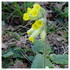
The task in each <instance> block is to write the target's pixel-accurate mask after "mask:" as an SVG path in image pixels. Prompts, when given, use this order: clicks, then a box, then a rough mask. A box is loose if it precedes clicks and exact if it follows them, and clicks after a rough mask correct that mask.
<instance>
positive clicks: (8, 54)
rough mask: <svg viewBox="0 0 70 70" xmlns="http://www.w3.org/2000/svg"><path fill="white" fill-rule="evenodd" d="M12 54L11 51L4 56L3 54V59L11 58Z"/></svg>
mask: <svg viewBox="0 0 70 70" xmlns="http://www.w3.org/2000/svg"><path fill="white" fill-rule="evenodd" d="M13 54H14V53H13V51H9V52H7V53H6V54H4V55H3V57H4V58H7V57H10V56H12V55H13Z"/></svg>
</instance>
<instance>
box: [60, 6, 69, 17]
mask: <svg viewBox="0 0 70 70" xmlns="http://www.w3.org/2000/svg"><path fill="white" fill-rule="evenodd" d="M60 14H61V17H62V18H67V17H68V7H66V8H65V9H64V12H61V13H60Z"/></svg>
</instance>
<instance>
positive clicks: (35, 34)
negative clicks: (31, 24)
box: [28, 28, 42, 42]
mask: <svg viewBox="0 0 70 70" xmlns="http://www.w3.org/2000/svg"><path fill="white" fill-rule="evenodd" d="M41 31H42V28H39V30H35V31H34V32H33V33H32V35H31V36H30V37H29V38H28V39H29V40H30V41H32V42H33V41H34V38H36V37H37V36H38V35H39V34H40V33H41Z"/></svg>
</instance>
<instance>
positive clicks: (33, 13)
mask: <svg viewBox="0 0 70 70" xmlns="http://www.w3.org/2000/svg"><path fill="white" fill-rule="evenodd" d="M31 14H32V16H37V14H38V10H37V9H34V8H33V9H32V11H31Z"/></svg>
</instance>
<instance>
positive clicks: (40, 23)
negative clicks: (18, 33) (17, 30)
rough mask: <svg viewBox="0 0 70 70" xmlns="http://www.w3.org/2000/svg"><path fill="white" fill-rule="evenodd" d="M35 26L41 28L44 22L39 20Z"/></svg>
mask: <svg viewBox="0 0 70 70" xmlns="http://www.w3.org/2000/svg"><path fill="white" fill-rule="evenodd" d="M34 24H36V26H37V27H41V26H43V22H42V21H41V20H37V21H35V23H34Z"/></svg>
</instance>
